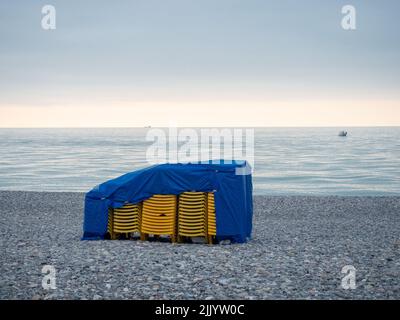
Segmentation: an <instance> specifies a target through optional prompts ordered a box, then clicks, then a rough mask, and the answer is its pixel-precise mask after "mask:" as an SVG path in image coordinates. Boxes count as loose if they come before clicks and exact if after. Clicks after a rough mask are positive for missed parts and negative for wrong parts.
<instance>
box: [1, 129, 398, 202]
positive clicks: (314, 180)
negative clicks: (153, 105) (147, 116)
mask: <svg viewBox="0 0 400 320" xmlns="http://www.w3.org/2000/svg"><path fill="white" fill-rule="evenodd" d="M148 130H149V129H146V128H118V129H112V128H107V129H101V128H98V129H97V128H96V129H94V128H93V129H0V190H32V191H88V190H90V189H91V188H92V187H94V186H95V185H97V184H99V183H101V182H103V181H105V180H108V179H111V178H114V177H117V176H118V175H121V174H123V173H126V172H129V171H132V170H135V169H139V168H142V167H145V166H147V165H148V162H147V161H146V150H147V148H148V147H149V146H150V145H151V144H152V142H150V141H146V139H145V136H146V133H147V131H148ZM340 130H346V131H348V136H347V137H339V136H338V133H339V131H340ZM254 138H255V142H254V143H255V148H254V149H255V150H254V151H255V153H254V160H255V161H254V172H253V184H254V193H255V194H264V195H349V196H350V195H362V196H365V195H370V196H380V195H400V128H399V127H374V128H257V129H255V137H254Z"/></svg>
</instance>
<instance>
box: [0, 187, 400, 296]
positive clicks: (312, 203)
mask: <svg viewBox="0 0 400 320" xmlns="http://www.w3.org/2000/svg"><path fill="white" fill-rule="evenodd" d="M83 203H84V194H83V193H62V192H22V191H0V222H1V223H0V234H1V238H0V254H1V265H0V275H1V276H0V299H29V300H30V299H34V300H40V299H89V300H92V299H94V300H100V299H207V300H214V299H400V197H338V196H255V197H254V217H253V238H252V239H251V240H250V241H249V242H248V243H246V244H225V245H212V246H209V245H204V244H173V245H172V244H170V243H167V242H142V241H139V240H137V241H136V240H119V241H109V240H108V241H107V240H104V241H81V240H80V239H81V236H82V223H83ZM45 265H51V266H54V268H55V270H56V275H55V276H56V278H55V279H56V289H48V290H45V289H44V288H43V287H42V279H43V276H44V274H42V268H43V266H45ZM348 265H350V266H353V267H354V268H355V270H356V273H355V275H356V277H355V283H356V288H355V289H347V290H346V289H344V288H343V287H342V285H341V284H342V278H343V277H344V276H345V275H346V274H343V273H342V272H341V271H342V268H343V267H344V266H348Z"/></svg>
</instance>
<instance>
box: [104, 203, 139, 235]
mask: <svg viewBox="0 0 400 320" xmlns="http://www.w3.org/2000/svg"><path fill="white" fill-rule="evenodd" d="M107 229H108V233H109V234H110V237H111V239H113V240H114V239H116V238H117V234H125V235H126V236H127V237H129V235H130V234H131V233H133V232H139V231H140V205H138V204H131V203H127V204H125V205H124V206H123V207H121V208H114V209H112V208H110V209H109V210H108V228H107Z"/></svg>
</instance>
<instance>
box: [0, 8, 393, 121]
mask: <svg viewBox="0 0 400 320" xmlns="http://www.w3.org/2000/svg"><path fill="white" fill-rule="evenodd" d="M45 4H51V5H54V7H55V8H56V30H47V31H46V30H43V29H42V27H41V19H42V13H41V9H42V7H43V5H45ZM346 4H352V5H353V6H354V7H355V8H356V10H357V11H356V12H357V30H354V31H345V30H343V29H342V27H341V19H342V16H343V15H342V13H341V8H342V6H343V5H346ZM399 89H400V1H398V0H380V1H378V0H362V1H356V0H347V1H339V0H319V1H317V0H303V1H298V0H279V1H278V0H276V1H268V0H241V1H239V0H157V1H155V0H142V1H99V0H96V1H71V0H68V1H66V0H64V1H54V0H47V1H32V0H29V1H28V0H27V1H11V0H2V1H1V2H0V127H38V126H39V127H40V126H44V127H53V126H64V127H65V126H67V127H69V126H72V127H75V126H144V125H153V126H166V125H171V124H173V125H180V126H225V125H226V126H330V125H331V126H336V125H346V126H347V125H400V90H399Z"/></svg>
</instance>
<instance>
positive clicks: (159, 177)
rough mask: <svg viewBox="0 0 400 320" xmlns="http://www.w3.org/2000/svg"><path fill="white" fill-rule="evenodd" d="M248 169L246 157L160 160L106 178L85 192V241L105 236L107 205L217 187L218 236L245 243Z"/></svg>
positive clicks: (249, 209)
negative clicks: (204, 161) (174, 161)
mask: <svg viewBox="0 0 400 320" xmlns="http://www.w3.org/2000/svg"><path fill="white" fill-rule="evenodd" d="M242 169H244V170H242ZM248 169H249V165H248V164H247V162H246V161H233V162H232V161H231V162H230V163H226V162H224V161H222V160H221V161H219V162H217V164H215V163H214V162H208V163H188V164H179V163H178V164H161V165H155V166H151V167H148V168H145V169H141V170H137V171H133V172H130V173H127V174H125V175H122V176H120V177H118V178H115V179H112V180H109V181H106V182H104V183H102V184H100V185H98V186H97V187H95V188H93V189H92V190H91V191H89V192H88V193H86V196H85V217H84V225H83V238H82V239H83V240H96V239H104V236H105V234H106V232H107V220H108V208H109V207H111V208H119V207H122V206H123V205H124V204H125V203H127V202H129V203H134V204H135V203H139V202H141V201H143V200H146V199H148V198H150V197H151V196H153V195H154V194H176V195H178V194H180V193H182V192H185V191H201V192H213V191H214V192H215V194H214V197H215V207H216V224H217V240H224V239H229V240H231V241H232V242H237V243H242V242H246V240H247V239H248V238H250V235H251V229H252V216H253V199H252V198H253V195H252V193H253V187H252V180H251V173H250V171H249V170H248ZM246 170H247V171H246Z"/></svg>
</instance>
